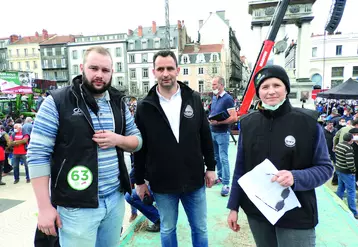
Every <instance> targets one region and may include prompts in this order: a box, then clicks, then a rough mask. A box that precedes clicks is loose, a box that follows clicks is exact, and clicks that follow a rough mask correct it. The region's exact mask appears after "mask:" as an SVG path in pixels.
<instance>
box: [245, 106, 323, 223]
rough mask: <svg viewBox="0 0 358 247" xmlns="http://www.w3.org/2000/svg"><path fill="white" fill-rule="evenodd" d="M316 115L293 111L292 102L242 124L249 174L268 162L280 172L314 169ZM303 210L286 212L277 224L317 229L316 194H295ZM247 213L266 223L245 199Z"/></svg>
mask: <svg viewBox="0 0 358 247" xmlns="http://www.w3.org/2000/svg"><path fill="white" fill-rule="evenodd" d="M317 117H318V114H317V116H316V113H315V112H313V111H310V110H306V109H301V108H292V107H291V105H290V103H289V102H288V100H286V102H285V103H284V104H283V105H282V106H281V107H280V108H279V109H277V110H276V111H265V110H260V111H257V112H253V113H251V114H249V115H247V116H246V117H244V118H243V119H242V120H241V134H242V138H243V147H244V154H245V156H244V160H245V162H244V163H245V173H246V172H249V171H251V170H252V169H253V168H254V167H255V166H256V165H258V164H260V163H261V162H262V161H264V160H265V159H266V158H267V159H269V160H270V161H271V162H272V163H273V164H274V165H275V166H276V168H277V169H278V170H301V169H305V168H309V167H312V166H313V164H312V159H313V155H314V154H313V150H314V145H315V140H316V135H317V126H316V125H317ZM295 194H296V196H297V198H298V200H299V201H300V203H301V206H302V207H301V208H295V209H292V210H290V211H288V212H286V213H285V214H284V215H283V217H282V218H281V219H280V220H279V221H278V222H277V223H276V226H278V227H283V228H296V229H310V228H313V227H315V226H316V225H317V223H318V217H317V202H316V195H315V191H314V190H309V191H295ZM240 206H241V207H242V208H243V209H244V211H245V213H246V214H247V215H249V216H251V217H255V218H257V219H259V220H266V218H265V217H264V216H263V215H262V213H261V212H260V211H259V210H258V209H257V208H256V206H255V205H254V204H253V203H252V202H251V201H250V199H248V197H247V196H246V194H245V196H244V197H243V198H242V200H241V202H240Z"/></svg>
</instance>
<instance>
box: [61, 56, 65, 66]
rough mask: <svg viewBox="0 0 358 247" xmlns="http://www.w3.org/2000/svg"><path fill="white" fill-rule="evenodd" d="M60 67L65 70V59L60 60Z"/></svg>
mask: <svg viewBox="0 0 358 247" xmlns="http://www.w3.org/2000/svg"><path fill="white" fill-rule="evenodd" d="M61 67H62V68H65V67H66V59H65V58H62V59H61Z"/></svg>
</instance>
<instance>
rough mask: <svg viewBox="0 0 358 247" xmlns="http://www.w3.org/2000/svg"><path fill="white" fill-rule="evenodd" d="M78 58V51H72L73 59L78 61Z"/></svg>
mask: <svg viewBox="0 0 358 247" xmlns="http://www.w3.org/2000/svg"><path fill="white" fill-rule="evenodd" d="M77 58H78V54H77V51H76V50H74V51H72V59H77Z"/></svg>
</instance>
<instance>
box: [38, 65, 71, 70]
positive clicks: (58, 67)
mask: <svg viewBox="0 0 358 247" xmlns="http://www.w3.org/2000/svg"><path fill="white" fill-rule="evenodd" d="M42 69H43V70H46V69H68V68H67V65H65V66H62V65H60V64H59V65H56V66H53V65H51V64H50V65H48V66H45V65H44V64H43V65H42Z"/></svg>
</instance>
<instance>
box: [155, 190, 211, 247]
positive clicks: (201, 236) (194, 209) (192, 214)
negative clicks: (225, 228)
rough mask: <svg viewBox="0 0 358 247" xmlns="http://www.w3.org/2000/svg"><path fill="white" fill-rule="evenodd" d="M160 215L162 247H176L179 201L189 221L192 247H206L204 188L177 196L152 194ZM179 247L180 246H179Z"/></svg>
mask: <svg viewBox="0 0 358 247" xmlns="http://www.w3.org/2000/svg"><path fill="white" fill-rule="evenodd" d="M154 198H155V201H156V202H157V207H158V210H159V215H160V237H161V242H162V247H178V240H177V233H176V229H177V221H178V206H179V200H180V201H181V203H182V204H183V207H184V210H185V212H186V215H187V217H188V220H189V224H190V228H191V238H192V242H193V246H194V247H207V246H208V230H207V221H206V217H207V213H206V212H207V208H206V194H205V186H203V187H202V188H200V189H198V190H195V191H192V192H188V193H178V194H161V193H154ZM179 246H181V244H179Z"/></svg>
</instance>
